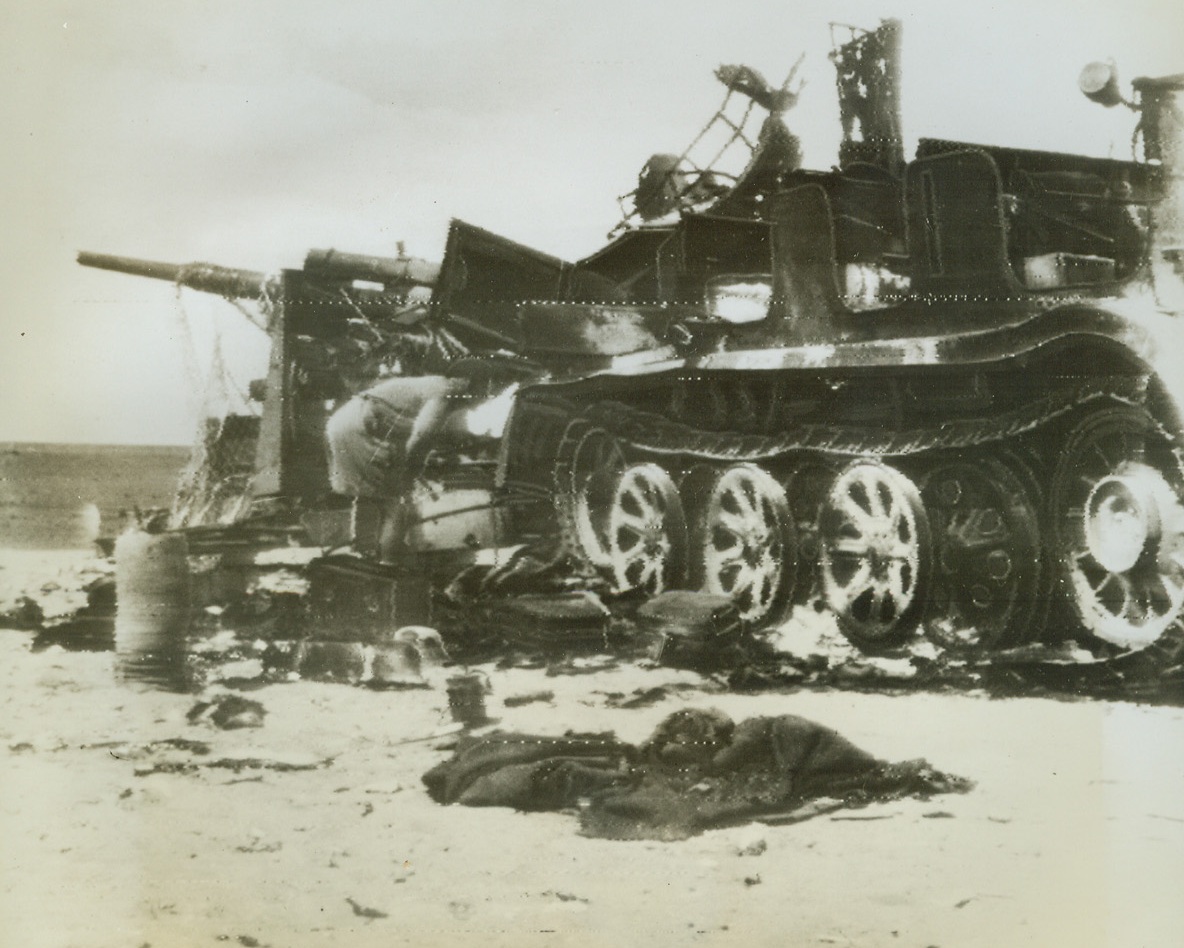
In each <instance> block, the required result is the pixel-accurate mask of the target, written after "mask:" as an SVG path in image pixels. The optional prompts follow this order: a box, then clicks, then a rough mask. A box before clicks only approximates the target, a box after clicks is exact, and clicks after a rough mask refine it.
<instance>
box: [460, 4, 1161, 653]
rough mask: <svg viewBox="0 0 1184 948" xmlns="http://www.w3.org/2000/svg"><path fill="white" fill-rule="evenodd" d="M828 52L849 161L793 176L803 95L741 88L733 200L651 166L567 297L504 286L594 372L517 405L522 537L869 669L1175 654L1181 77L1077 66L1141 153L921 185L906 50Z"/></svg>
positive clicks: (858, 46) (524, 272)
mask: <svg viewBox="0 0 1184 948" xmlns="http://www.w3.org/2000/svg"><path fill="white" fill-rule="evenodd" d="M840 38H841V39H843V40H844V41H843V42H836V44H835V48H834V51H833V53H832V59H833V61H834V64H835V66H836V70H837V73H838V91H839V100H840V106H841V110H842V125H843V133H844V138H843V142H842V145H841V148H840V154H839V163H838V165H837V167H834V168H832V169H830V170H825V171H819V170H811V169H806V168H803V167H801V166H800V149H799V146H798V142H797V139H796V138H795V136H794V135H793V134H792V132H790V130H789V127H788V125H787V124H786V122H785V119H784V115H785V113H786V111H787V110H788V109H789V108H790V107H792V105H793V103H794V102H795V101H796V97H797V93H798V91H800V89H799V90H793V89H791V84H792V79H793V74H792V73H791V75H790V79H789V80H787V82H786V83H785V84H784V85H782V86H781V87H773V86H772V85H771V84H770V83H768V82H767V81H766V80H765V79H764V78H763V77H762V76H760V75H759V74H758V73H756V72H755V71H753V70H750V69H747V68H746V67H735V66H733V67H723V68H721V69H720V70H719V72H718V73H717V76H718V78H719V79H720V80H721V81H722V82H723V83H724V84H725V85H726V86H727V87H728V90H729V94H732V93H735V94H738V95H741V96H746V97H747V98H748V99H750V100H751V101H752V103H753V104H754V105H755V106H756V107H757V108H760V109H763V110H764V111H765V112H766V113H767V117H766V118H765V119H764V124H763V126H762V127H761V128H760V131H759V134H758V135H757V136H756V139H755V141H754V142H752V146H753V147H752V152H751V159H750V160H749V162H748V164H747V167H746V168H745V169H744V170H743V172H742V173H741V174H740V175H739V176H738V177H737V178H736V179H735V180H733V181H725V180H723V179H721V178H720V177H719V176H718V175H716V174H715V173H714V172H713V171H712V170H711V169H710V168H704V169H703V170H699V169H697V168H694V167H691V166H690V165H689V163H688V162H686V161H684V160H682V159H680V158H679V157H677V156H655V158H654V159H651V161H650V163H649V164H647V166H646V168H645V169H644V170H643V172H642V176H641V179H640V180H639V187H638V190H637V192H635V193H634V195H633V197H634V209H633V212H632V214H631V215H630V217H629V218H628V219H627V220H626V222H625V226H624V227H623V229H622V230H621V232H620V233H619V235H618V236H617V237H616V238H615V239H614V240H613V241H612V242H611V243H609V245H608V246H606V247H605V248H604V249H603V250H601V251H599V252H598V253H596V254H594V255H592V256H590V257H588V258H587V259H585V260H582V261H580V262H579V263H578V264H575V265H572V266H570V267H569V268H568V269H567V270H566V271H564V272H563V273H562V274H560V275H558V276H560V277H561V278H560V279H557V281H556V283H557V289H556V291H555V292H553V293H552V294H551V295H550V296H544V295H543V293H542V292H541V290H542V287H541V285H540V284H538V283H535V282H531V277H532V275H533V274H534V272H535V271H534V270H533V269H532V268H534V267H536V260H535V259H534V258H531V257H529V256H526V255H521V256H515V257H514V259H513V266H512V267H511V268H507V264H506V262H505V260H504V259H503V260H498V261H497V264H496V270H497V275H498V278H499V279H502V280H503V282H502V284H501V285H502V286H504V287H506V288H507V296H506V297H505V298H506V301H507V314H508V313H509V312H510V311H511V310H512V312H513V315H514V317H515V319H516V321H515V323H514V327H515V330H516V331H517V333H518V334H519V338H520V339H523V340H524V341H525V344H526V346H527V348H528V349H529V348H530V347H531V346H533V347H535V348H536V349H540V350H541V349H547V348H549V349H550V350H552V351H553V350H555V349H557V348H563V347H565V348H566V349H567V350H568V351H570V353H571V354H572V355H573V356H577V357H582V358H585V359H587V360H588V366H589V370H588V371H587V372H586V373H584V374H582V375H580V376H578V377H569V378H559V377H552V378H550V379H548V380H547V381H545V382H540V383H537V384H533V385H530V386H527V387H525V388H524V389H523V390H522V391H521V393H520V394H519V397H518V398H517V400H516V402H515V405H514V410H513V413H512V415H511V417H510V420H509V424H508V429H507V432H506V435H505V437H504V439H503V442H502V447H501V456H500V462H499V464H500V467H499V477H500V484H501V485H502V489H503V490H505V491H509V492H513V493H515V494H518V495H520V496H533V497H536V498H538V503H537V504H536V505H535V506H534V507H533V508H530V509H528V510H523V509H522V508H515V510H516V514H515V524H516V527H517V528H518V529H519V530H521V531H522V532H524V533H537V534H539V535H546V533H547V532H548V531H550V530H554V529H556V528H557V529H558V530H559V532H561V534H562V536H563V537H564V539H565V542H566V543H567V544H568V546H569V548H570V549H571V550H573V551H574V552H576V553H577V554H578V555H579V556H580V557H581V558H582V559H583V560H584V561H585V562H586V563H587V564H590V565H591V566H592V567H594V568H595V569H597V570H599V571H600V572H601V573H602V574H603V575H604V576H606V577H607V578H608V580H609V582H610V583H611V584H612V585H613V586H614V587H615V588H616V589H617V590H628V589H641V590H644V591H645V592H646V593H649V594H656V593H659V592H661V591H663V590H668V589H675V588H691V589H703V590H706V591H709V592H714V593H722V594H725V595H728V596H730V597H732V598H733V600H734V601H735V602H736V604H737V605H738V607H739V609H740V610H741V612H742V615H743V616H744V618H745V619H747V620H748V621H749V623H751V624H753V625H756V626H767V625H770V624H772V623H775V622H777V621H778V620H779V619H781V618H783V617H784V616H785V615H786V614H787V610H789V609H790V608H791V607H792V606H793V605H795V604H797V603H804V602H813V603H814V604H815V605H816V606H817V607H818V608H825V609H828V610H830V611H831V612H832V613H833V614H834V615H835V617H836V618H837V620H838V623H839V626H840V627H841V629H842V630H843V632H844V633H845V634H846V635H847V637H848V638H849V639H851V640H852V641H853V642H854V643H855V644H856V645H858V646H859V647H860V648H862V649H864V650H867V651H873V652H874V651H877V650H882V649H885V648H888V647H890V646H895V645H898V644H900V643H902V642H903V641H905V640H906V639H908V638H909V637H911V636H913V635H915V634H916V633H917V632H918V630H919V629H923V630H924V632H925V633H926V634H927V635H928V636H930V637H931V638H932V639H933V640H934V641H936V642H937V643H938V644H939V645H941V646H943V647H946V648H951V649H986V648H1000V647H1005V646H1017V645H1021V644H1024V643H1029V642H1033V641H1065V640H1069V639H1074V640H1077V641H1088V642H1090V643H1091V644H1092V645H1093V646H1095V647H1096V648H1098V649H1100V650H1101V651H1102V652H1107V650H1108V651H1109V653H1110V654H1113V653H1116V652H1121V651H1125V650H1136V649H1144V648H1146V647H1147V646H1152V645H1157V646H1158V647H1160V648H1162V649H1169V648H1170V649H1171V650H1172V651H1173V654H1174V650H1175V649H1176V648H1177V647H1178V641H1179V639H1180V628H1179V617H1180V613H1181V610H1182V608H1184V504H1182V500H1184V470H1182V467H1181V440H1180V439H1181V421H1180V414H1179V407H1180V405H1181V404H1182V402H1181V398H1182V397H1184V389H1182V382H1184V380H1182V377H1181V373H1180V372H1179V371H1178V367H1177V366H1174V365H1173V364H1172V359H1173V353H1179V352H1181V351H1184V349H1182V348H1181V344H1182V343H1184V331H1182V329H1181V325H1180V320H1181V318H1182V316H1184V314H1182V312H1181V308H1182V307H1181V299H1182V297H1184V260H1182V254H1184V217H1182V212H1184V182H1182V180H1181V174H1182V173H1184V167H1182V165H1181V160H1182V158H1184V153H1182V151H1181V148H1182V141H1184V122H1182V118H1181V98H1182V91H1184V76H1171V77H1167V78H1160V79H1137V80H1135V81H1134V83H1133V90H1134V91H1133V96H1134V98H1133V100H1131V101H1128V100H1125V99H1123V97H1122V95H1121V93H1120V92H1119V89H1118V85H1117V77H1116V74H1115V72H1114V69H1113V67H1111V66H1106V65H1098V64H1095V65H1092V66H1089V67H1087V68H1086V70H1085V72H1084V73H1083V74H1082V76H1081V79H1080V85H1081V88H1082V91H1083V92H1085V93H1086V94H1087V95H1089V96H1090V97H1091V98H1093V99H1095V100H1097V101H1099V102H1100V103H1102V104H1103V105H1115V104H1118V103H1119V102H1125V103H1126V105H1127V106H1128V107H1130V108H1132V109H1134V110H1136V111H1137V112H1138V115H1139V126H1138V128H1139V131H1138V142H1139V146H1140V150H1141V154H1140V155H1139V156H1138V158H1137V159H1136V160H1131V161H1119V160H1111V159H1100V158H1092V157H1083V156H1075V155H1069V154H1056V153H1049V152H1039V151H1030V150H1022V149H1016V148H1009V147H1006V146H1003V145H981V144H971V143H965V142H955V141H945V140H938V139H922V140H921V141H920V144H919V146H918V148H917V152H916V155H915V156H914V157H913V159H912V160H907V159H906V158H905V156H904V154H903V147H902V144H901V131H900V113H899V97H898V90H899V74H900V62H899V59H900V57H899V49H900V44H899V39H900V28H899V24H898V23H896V22H894V21H885V22H884V23H882V24H881V25H880V26H879V27H878V28H877V29H874V30H871V31H866V32H865V31H859V30H850V32H849V34H847V35H844V36H841V37H840ZM452 237H453V241H452V243H451V244H450V254H449V256H448V257H446V259H445V261H444V267H443V270H442V272H441V284H440V286H439V287H438V288H437V295H438V299H439V301H440V304H441V305H443V306H444V307H445V308H447V310H448V311H449V312H450V313H456V314H459V315H460V316H462V317H463V316H465V314H466V311H467V308H472V310H473V311H474V312H475V311H476V310H477V308H478V307H479V301H480V299H481V298H482V297H485V296H487V287H486V286H485V285H482V286H481V287H480V292H478V291H477V290H476V289H475V288H474V286H473V282H472V281H473V276H474V273H475V268H474V266H473V263H472V260H471V259H470V257H469V256H467V255H466V253H465V251H466V250H467V249H468V247H469V246H470V244H469V241H470V239H471V240H472V245H473V246H474V247H475V248H476V250H477V253H475V254H474V255H473V256H474V257H477V258H478V259H484V258H481V257H480V249H481V245H480V239H479V238H476V237H474V238H470V235H469V233H468V232H467V231H464V230H454V233H453V235H452ZM461 257H463V258H464V259H465V261H466V262H467V263H468V268H467V276H468V279H469V281H470V282H469V284H468V286H461V281H460V279H459V277H457V275H456V273H455V272H454V268H455V266H456V263H455V262H456V260H457V259H458V258H461ZM494 269H495V265H494V262H493V260H492V258H490V263H489V267H488V270H486V271H484V272H490V271H493V270H494ZM507 269H509V270H510V277H509V278H506V277H505V276H504V275H505V273H506V272H507ZM489 282H490V283H491V284H494V285H496V284H497V280H496V279H494V278H492V277H491V278H490V280H489ZM519 284H521V287H520V285H519ZM520 288H526V289H527V291H528V292H527V293H525V294H523V293H521V292H520ZM524 295H525V296H526V297H527V298H528V299H529V300H530V302H522V301H521V300H522V299H523V296H524ZM511 298H512V299H513V300H514V305H513V306H512V307H510V306H509V305H508V304H509V302H510V299H511ZM486 312H487V313H488V311H487V310H486ZM493 318H494V319H496V318H497V314H494V317H493ZM482 322H483V324H484V325H487V326H490V327H491V328H495V324H494V323H493V322H492V320H491V317H490V316H489V315H485V316H483V317H482ZM609 327H611V331H610V330H609ZM620 327H624V328H623V330H621V329H620ZM595 357H602V358H606V359H607V360H608V361H609V363H610V364H609V365H607V366H602V367H597V366H596V365H595Z"/></svg>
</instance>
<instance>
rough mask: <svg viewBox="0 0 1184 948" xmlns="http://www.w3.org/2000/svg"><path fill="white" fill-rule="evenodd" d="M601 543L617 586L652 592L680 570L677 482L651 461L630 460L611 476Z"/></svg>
mask: <svg viewBox="0 0 1184 948" xmlns="http://www.w3.org/2000/svg"><path fill="white" fill-rule="evenodd" d="M606 522H607V525H608V532H607V535H606V538H605V549H606V551H607V555H608V558H609V564H610V567H611V570H612V576H613V582H614V585H615V586H616V588H617V590H618V591H621V592H623V591H625V590H630V589H639V590H642V591H643V592H646V593H648V594H650V595H656V594H658V593H660V592H663V591H665V590H667V589H674V588H677V587H678V586H679V585H680V584H681V583H682V582H683V580H684V578H685V575H686V554H687V532H686V520H685V518H684V516H683V510H682V504H681V503H680V502H679V499H678V488H677V487H676V486H675V483H674V481H673V479H672V478H671V477H670V475H669V474H667V473H666V471H665V470H663V469H662V468H661V467H659V466H658V465H657V464H652V463H645V464H633V465H630V466H629V467H626V468H625V469H624V470H623V471H621V472H620V474H619V475H618V476H617V477H616V478H615V479H614V483H613V488H612V497H611V501H610V503H609V506H608V508H607V521H606Z"/></svg>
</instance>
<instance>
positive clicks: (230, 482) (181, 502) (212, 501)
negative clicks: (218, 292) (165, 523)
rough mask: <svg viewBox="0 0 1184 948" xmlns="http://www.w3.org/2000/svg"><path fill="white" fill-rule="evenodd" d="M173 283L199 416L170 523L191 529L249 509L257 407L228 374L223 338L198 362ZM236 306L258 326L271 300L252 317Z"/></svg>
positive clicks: (227, 520)
mask: <svg viewBox="0 0 1184 948" xmlns="http://www.w3.org/2000/svg"><path fill="white" fill-rule="evenodd" d="M181 292H182V287H181V285H180V284H178V285H177V319H178V322H179V323H180V329H181V338H182V339H183V340H184V343H185V347H186V352H185V362H186V374H187V375H188V377H189V390H190V391H192V392H199V393H201V396H200V404H199V406H198V409H199V413H200V416H201V418H202V421H201V425H200V428H199V431H198V437H197V439H196V443H195V444H194V446H193V451H192V453H191V454H190V457H189V464H188V465H187V466H186V468H185V470H184V472H183V473H182V475H181V478H180V481H179V482H178V485H177V492H176V494H175V496H174V498H173V507H172V511H171V514H170V517H169V526H170V527H171V528H173V529H176V528H179V527H193V526H199V525H203V524H228V523H233V522H234V521H236V520H238V519H240V518H241V517H243V516H245V515H246V513H247V512H248V511H249V509H250V502H251V480H252V477H253V476H254V470H255V446H256V442H257V441H258V437H259V425H260V418H259V414H260V405H259V404H258V403H257V402H254V401H252V399H251V397H250V395H249V394H248V392H247V391H246V390H244V388H243V387H242V386H241V385H240V384H238V383H237V382H236V380H235V379H234V378H233V377H232V376H231V373H230V371H229V369H228V368H227V366H226V363H225V361H224V359H223V357H222V337H221V335H218V336H216V337H215V339H214V348H213V353H212V357H211V359H210V364H209V368H208V370H206V371H203V370H202V368H201V366H200V365H199V360H198V357H197V349H196V345H195V343H194V338H193V331H192V327H191V325H190V320H189V316H188V314H187V313H186V311H185V306H184V302H183V299H182V295H181ZM231 302H233V304H234V305H235V307H236V308H237V309H239V310H240V311H242V312H243V313H244V314H245V315H247V316H248V318H249V319H250V321H251V322H252V323H253V324H255V325H256V326H259V327H260V328H262V327H263V326H265V325H266V322H267V314H268V311H269V309H270V298H269V297H268V296H266V295H265V296H264V297H263V299H262V300H261V301H260V303H259V312H258V314H255V315H252V314H251V313H248V312H247V310H246V309H245V308H244V307H243V306H242V305H241V304H240V303H237V302H235V301H231Z"/></svg>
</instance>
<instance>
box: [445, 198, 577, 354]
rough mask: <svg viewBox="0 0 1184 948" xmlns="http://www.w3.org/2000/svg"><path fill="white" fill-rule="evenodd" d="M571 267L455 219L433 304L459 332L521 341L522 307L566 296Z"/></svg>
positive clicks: (509, 341) (503, 340)
mask: <svg viewBox="0 0 1184 948" xmlns="http://www.w3.org/2000/svg"><path fill="white" fill-rule="evenodd" d="M570 268H571V264H570V263H566V262H565V261H563V260H560V259H559V258H557V257H552V256H551V255H549V254H545V253H540V252H539V251H537V250H533V249H531V248H530V247H526V246H523V245H522V244H519V243H515V242H514V241H512V240H509V239H508V238H506V237H500V236H498V235H497V234H494V233H491V232H490V231H487V230H483V229H482V228H480V227H474V226H473V225H472V224H466V223H465V222H464V221H459V220H454V221H453V222H452V227H451V228H450V230H449V232H448V244H447V248H446V250H445V252H444V262H443V264H442V265H441V268H440V281H439V284H438V285H437V287H436V292H435V295H434V297H433V303H434V304H435V306H436V307H437V309H438V310H439V311H440V312H441V313H443V314H444V315H445V316H446V317H447V318H448V319H449V321H450V322H451V323H452V324H453V325H455V326H456V328H457V329H458V330H460V331H464V330H468V331H469V332H470V333H476V334H478V335H479V336H483V337H484V338H485V339H486V340H487V341H488V340H495V341H500V342H501V343H502V344H511V345H513V344H516V343H517V342H518V341H519V339H520V333H519V330H518V325H517V309H516V308H517V305H518V304H519V303H522V302H524V301H527V300H558V299H561V298H562V295H563V287H564V278H565V276H566V275H567V273H568V271H569V270H570Z"/></svg>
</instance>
